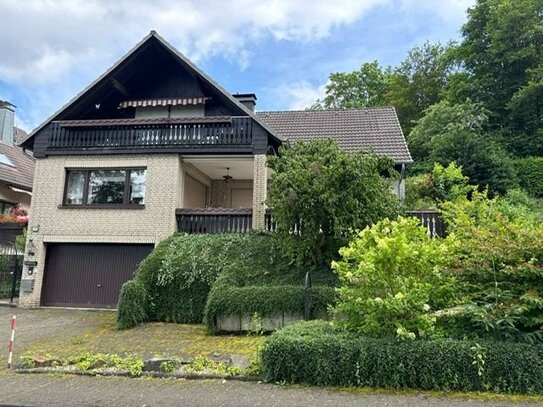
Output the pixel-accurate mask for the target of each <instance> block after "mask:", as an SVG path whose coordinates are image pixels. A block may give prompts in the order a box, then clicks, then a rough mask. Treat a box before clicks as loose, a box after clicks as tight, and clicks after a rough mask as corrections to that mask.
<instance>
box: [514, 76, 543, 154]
mask: <svg viewBox="0 0 543 407" xmlns="http://www.w3.org/2000/svg"><path fill="white" fill-rule="evenodd" d="M507 108H508V110H509V112H510V116H509V126H510V128H511V134H510V136H509V140H510V141H509V142H508V144H509V145H511V146H513V147H514V148H515V152H516V153H517V154H519V155H522V156H528V155H530V154H533V155H538V156H543V65H540V66H539V67H538V68H536V69H533V70H530V73H529V81H528V83H527V84H526V85H524V86H522V87H521V88H520V89H519V90H518V91H517V92H516V93H515V94H514V95H513V97H512V98H511V100H510V101H509V103H508V105H507Z"/></svg>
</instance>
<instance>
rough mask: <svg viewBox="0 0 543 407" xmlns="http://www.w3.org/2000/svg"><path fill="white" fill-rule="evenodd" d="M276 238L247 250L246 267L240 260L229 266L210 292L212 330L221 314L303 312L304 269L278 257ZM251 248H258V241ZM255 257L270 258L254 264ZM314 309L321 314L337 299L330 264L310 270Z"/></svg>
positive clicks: (208, 318) (207, 321)
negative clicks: (262, 245)
mask: <svg viewBox="0 0 543 407" xmlns="http://www.w3.org/2000/svg"><path fill="white" fill-rule="evenodd" d="M274 241H275V239H274V238H268V239H264V240H262V243H267V245H266V247H261V250H260V251H259V252H257V253H251V252H250V251H249V252H247V253H246V256H247V262H246V266H245V267H239V265H238V264H233V265H232V266H229V267H226V269H225V270H224V271H223V272H222V273H221V275H220V276H219V278H218V279H217V281H216V282H215V284H213V288H212V289H211V292H210V293H209V297H208V300H207V305H206V308H205V319H204V321H205V324H206V326H207V328H208V330H209V331H210V332H212V333H216V332H217V319H218V318H219V317H221V316H223V317H227V316H232V315H234V316H247V317H252V316H253V315H254V314H255V313H256V314H258V315H260V316H262V317H274V316H277V315H280V314H282V313H285V314H286V315H299V316H301V315H303V313H304V298H305V297H304V295H305V294H304V283H305V273H306V270H305V269H296V268H294V267H292V266H290V265H289V264H288V263H287V262H285V258H281V257H278V256H279V254H278V253H280V251H279V250H277V249H276V248H275V247H274V246H275V244H273V245H271V243H272V242H274ZM252 249H258V247H256V245H255V246H254V247H252ZM252 258H260V259H262V260H266V259H267V260H268V262H263V264H258V262H257V263H254V264H252V261H251V259H252ZM311 278H312V285H313V287H312V290H311V306H310V307H311V308H310V310H311V313H312V315H313V316H320V315H323V314H325V313H326V311H327V309H328V306H329V305H330V304H333V303H334V302H335V289H334V285H335V283H336V278H335V276H334V275H333V274H332V272H331V270H330V269H328V268H322V269H313V270H311Z"/></svg>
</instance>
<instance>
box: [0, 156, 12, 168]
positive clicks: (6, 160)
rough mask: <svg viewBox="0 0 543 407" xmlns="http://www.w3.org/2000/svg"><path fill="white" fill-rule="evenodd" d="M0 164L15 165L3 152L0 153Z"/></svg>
mask: <svg viewBox="0 0 543 407" xmlns="http://www.w3.org/2000/svg"><path fill="white" fill-rule="evenodd" d="M0 164H4V165H8V166H10V167H15V166H14V165H13V163H12V162H11V161H10V160H9V158H8V157H7V156H6V155H5V154H0Z"/></svg>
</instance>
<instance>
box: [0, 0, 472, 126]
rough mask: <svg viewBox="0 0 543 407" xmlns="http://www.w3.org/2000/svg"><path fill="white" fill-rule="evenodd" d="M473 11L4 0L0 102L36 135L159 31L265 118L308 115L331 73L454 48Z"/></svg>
mask: <svg viewBox="0 0 543 407" xmlns="http://www.w3.org/2000/svg"><path fill="white" fill-rule="evenodd" d="M473 2H474V1H473V0H440V1H434V0H333V1H330V0H270V1H254V0H230V1H228V2H225V1H219V0H199V1H191V0H155V1H153V2H150V1H130V0H116V1H106V0H86V1H83V0H56V1H43V0H26V1H25V2H21V1H18V0H0V15H2V16H3V17H2V20H3V21H2V24H0V38H2V40H1V41H0V100H8V101H10V102H12V103H13V104H15V105H16V106H17V111H16V114H17V124H18V125H19V126H20V127H22V128H24V129H26V130H32V128H34V127H36V126H37V125H39V124H40V123H41V122H42V121H43V120H45V119H46V118H47V117H48V116H49V115H51V114H52V113H54V112H55V111H56V110H57V109H58V108H60V107H61V106H62V105H64V104H65V103H66V102H67V101H68V100H69V99H70V98H71V97H73V96H74V95H75V94H76V93H78V92H79V91H80V90H81V89H83V88H84V87H85V86H86V85H88V84H89V83H90V82H91V81H92V80H94V79H95V78H96V77H97V76H99V75H100V74H101V73H102V72H103V71H104V70H106V69H107V68H108V67H109V66H111V65H112V64H113V63H114V62H115V61H116V60H117V59H119V58H120V57H121V56H122V55H123V54H124V53H125V52H126V51H128V50H129V49H130V48H131V47H132V46H134V45H135V44H136V43H137V42H138V41H139V40H140V39H141V38H142V37H143V36H145V35H146V34H147V33H148V32H149V31H150V30H151V29H154V30H156V31H158V33H159V34H161V35H162V36H163V37H164V38H165V39H166V40H168V41H170V42H171V43H172V44H173V45H174V46H175V47H177V48H178V49H179V50H180V51H181V52H183V53H184V54H185V55H187V56H188V57H189V58H191V59H192V60H193V61H194V62H196V63H197V64H198V65H199V66H200V67H201V68H202V69H204V71H206V72H207V73H208V74H210V75H211V76H212V77H213V78H215V79H216V80H217V81H218V82H219V83H221V84H222V85H223V86H224V87H225V88H226V89H228V90H229V91H231V92H255V93H256V94H257V97H258V103H257V109H258V110H288V109H303V108H305V107H307V106H308V105H310V104H311V103H312V102H314V100H315V99H316V98H318V97H321V96H322V95H323V92H324V87H325V85H326V81H327V78H328V75H329V74H330V73H331V72H337V71H351V70H354V69H357V68H358V67H359V66H360V65H361V64H362V63H363V62H366V61H372V60H378V61H379V62H380V63H381V64H382V65H384V66H386V65H396V64H397V63H399V62H400V61H401V60H402V59H403V58H404V57H405V55H406V53H407V51H408V50H409V49H410V48H412V47H413V46H415V45H419V44H422V43H423V42H424V41H426V40H429V41H432V42H436V41H440V42H442V43H446V42H447V41H449V40H454V39H458V38H459V37H460V28H461V26H462V24H463V23H464V22H465V19H466V14H465V11H466V9H467V7H469V6H470V5H472V4H473ZM4 22H6V23H5V24H4Z"/></svg>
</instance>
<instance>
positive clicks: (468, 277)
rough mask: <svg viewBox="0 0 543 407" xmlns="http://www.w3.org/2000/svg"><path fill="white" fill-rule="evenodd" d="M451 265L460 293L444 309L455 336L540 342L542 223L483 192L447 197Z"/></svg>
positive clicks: (542, 315)
mask: <svg viewBox="0 0 543 407" xmlns="http://www.w3.org/2000/svg"><path fill="white" fill-rule="evenodd" d="M443 213H444V216H445V219H446V221H447V223H448V225H449V230H450V232H451V237H450V238H448V239H447V242H448V244H449V246H450V247H452V248H453V249H452V250H451V251H453V253H454V259H453V260H454V262H453V265H452V267H451V269H450V271H451V272H453V273H454V274H455V275H456V276H457V279H458V290H460V291H461V292H462V295H464V296H465V297H466V298H465V301H464V302H463V305H462V306H461V307H457V308H456V309H454V310H450V312H449V313H447V312H444V313H445V314H448V315H452V316H453V319H452V321H451V320H447V322H446V324H447V326H448V327H449V329H453V327H454V328H455V329H458V331H459V335H460V336H477V337H490V338H496V339H502V340H519V341H525V342H529V343H534V342H543V297H542V295H543V223H541V222H539V221H537V220H535V219H534V218H532V217H527V216H524V213H523V211H512V210H510V207H507V206H504V204H503V202H501V201H500V200H499V199H495V200H491V199H488V198H487V197H486V195H485V194H484V193H474V194H473V195H472V196H471V198H470V199H467V198H463V199H459V200H457V201H455V202H446V203H445V204H444V205H443Z"/></svg>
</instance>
